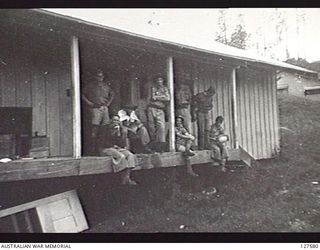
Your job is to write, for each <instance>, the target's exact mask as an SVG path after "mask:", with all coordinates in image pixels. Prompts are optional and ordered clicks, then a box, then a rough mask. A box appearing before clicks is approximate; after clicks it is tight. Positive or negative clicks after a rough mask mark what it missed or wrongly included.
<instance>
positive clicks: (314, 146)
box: [82, 96, 320, 232]
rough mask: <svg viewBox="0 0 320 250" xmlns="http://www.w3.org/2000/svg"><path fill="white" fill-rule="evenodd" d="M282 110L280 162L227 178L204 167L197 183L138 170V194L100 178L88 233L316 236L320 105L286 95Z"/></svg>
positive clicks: (178, 172) (173, 173)
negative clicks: (289, 233)
mask: <svg viewBox="0 0 320 250" xmlns="http://www.w3.org/2000/svg"><path fill="white" fill-rule="evenodd" d="M279 103H280V120H281V127H282V128H281V133H282V147H281V155H280V156H279V157H278V158H277V159H273V160H265V161H260V162H258V164H257V166H256V167H255V168H236V167H234V168H232V169H231V168H230V169H229V171H228V172H226V173H223V172H219V170H218V169H216V168H212V167H211V168H210V167H207V166H201V167H200V166H199V167H196V168H195V169H196V171H198V173H199V174H200V177H199V178H189V177H188V176H187V175H186V174H185V172H184V169H183V168H170V169H169V168H168V169H157V170H152V171H145V172H144V171H138V172H137V173H135V174H134V177H135V179H136V180H137V181H139V183H140V185H138V186H137V187H123V186H119V185H117V184H116V183H115V182H113V181H112V182H110V183H107V184H106V183H105V179H101V182H102V183H99V184H97V185H98V186H95V188H96V189H99V190H100V191H101V188H102V189H104V190H105V192H104V191H103V192H100V191H99V192H98V191H97V192H94V193H95V194H96V197H95V198H96V199H91V201H92V203H90V204H86V205H85V209H86V212H87V214H88V220H89V223H90V230H88V231H87V232H317V231H319V230H320V210H319V205H320V199H319V198H320V184H319V185H317V184H313V183H312V182H316V181H320V179H319V176H320V175H319V174H320V168H319V166H320V165H319V163H320V155H319V152H320V145H319V143H318V138H320V116H319V115H320V102H313V101H308V100H306V99H302V98H296V97H288V96H287V97H284V96H283V97H280V100H279ZM100 178H101V177H100ZM102 184H103V185H102ZM91 187H92V186H91ZM83 193H87V195H89V194H92V193H93V192H83ZM87 198H88V197H85V195H83V196H82V199H85V200H86V199H87Z"/></svg>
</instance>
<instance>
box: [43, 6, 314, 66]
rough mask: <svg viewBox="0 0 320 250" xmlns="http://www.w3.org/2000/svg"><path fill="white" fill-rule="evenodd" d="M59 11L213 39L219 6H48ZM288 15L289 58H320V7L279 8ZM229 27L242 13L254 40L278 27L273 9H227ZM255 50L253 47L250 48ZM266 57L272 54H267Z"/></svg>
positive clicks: (281, 53) (281, 55) (135, 28)
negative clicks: (300, 22) (300, 17)
mask: <svg viewBox="0 0 320 250" xmlns="http://www.w3.org/2000/svg"><path fill="white" fill-rule="evenodd" d="M45 10H48V11H54V12H56V13H60V14H68V13H72V15H73V16H75V17H77V16H78V17H79V18H81V17H82V18H85V19H86V20H90V21H91V22H98V23H101V21H103V23H105V24H106V25H107V26H110V27H114V28H118V29H122V30H127V31H130V32H134V33H140V34H145V35H150V36H152V35H157V34H165V33H166V34H170V36H172V37H174V36H180V37H181V35H183V36H185V38H186V39H190V40H192V39H195V38H196V37H197V38H199V37H201V38H202V39H209V41H210V40H212V41H214V39H215V34H216V32H217V31H218V25H217V21H218V17H219V10H218V9H45ZM278 10H279V11H280V12H282V13H283V15H284V16H285V17H286V20H287V24H288V32H287V44H288V50H289V53H290V57H297V56H298V55H299V56H300V57H303V58H305V59H306V60H307V61H309V62H313V61H317V60H320V49H319V48H318V47H319V44H320V8H313V9H306V8H304V9H293V8H291V9H278ZM226 11H227V24H228V27H230V30H232V29H233V27H235V25H236V24H237V23H239V21H238V19H237V16H238V14H243V16H244V24H245V27H246V30H247V31H248V33H252V36H251V39H252V40H253V41H255V40H256V39H257V38H256V36H255V33H256V30H257V29H258V28H259V27H260V29H261V30H262V32H263V33H264V34H265V38H264V39H265V40H267V41H273V40H274V38H275V30H274V29H273V25H272V22H271V21H270V18H269V14H272V12H273V11H274V9H262V8H260V9H255V8H250V9H244V8H243V9H240V8H237V9H226ZM297 11H298V13H302V12H303V13H304V14H305V25H304V26H303V29H301V31H300V36H299V37H298V36H297V31H296V21H295V17H296V12H297ZM251 50H253V48H251ZM271 50H273V52H274V53H275V54H276V58H277V59H279V60H284V59H285V46H284V44H283V46H278V47H277V48H276V49H275V48H273V49H270V51H269V52H270V54H271ZM266 56H270V55H269V54H267V55H266Z"/></svg>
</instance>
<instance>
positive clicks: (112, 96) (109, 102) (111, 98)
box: [107, 88, 115, 106]
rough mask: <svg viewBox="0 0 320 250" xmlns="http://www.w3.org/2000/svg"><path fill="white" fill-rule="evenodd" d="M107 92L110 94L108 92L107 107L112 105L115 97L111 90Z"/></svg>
mask: <svg viewBox="0 0 320 250" xmlns="http://www.w3.org/2000/svg"><path fill="white" fill-rule="evenodd" d="M109 91H110V92H109V94H110V100H109V101H108V103H107V106H109V105H110V104H111V103H112V101H113V98H114V96H115V93H114V91H113V89H112V88H110V90H109Z"/></svg>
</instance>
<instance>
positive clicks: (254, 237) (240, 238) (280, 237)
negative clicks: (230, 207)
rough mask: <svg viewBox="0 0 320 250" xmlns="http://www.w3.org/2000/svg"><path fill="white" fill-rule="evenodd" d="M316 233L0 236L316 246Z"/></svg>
mask: <svg viewBox="0 0 320 250" xmlns="http://www.w3.org/2000/svg"><path fill="white" fill-rule="evenodd" d="M319 239H320V234H319V233H99V234H98V233H97V234H94V233H88V234H85V233H80V234H45V233H44V234H24V233H17V234H6V233H4V234H0V244H1V243H11V242H13V243H33V242H38V243H317V242H319Z"/></svg>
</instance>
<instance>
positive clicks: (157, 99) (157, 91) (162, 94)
mask: <svg viewBox="0 0 320 250" xmlns="http://www.w3.org/2000/svg"><path fill="white" fill-rule="evenodd" d="M167 101H170V95H169V90H168V88H167V87H165V86H163V87H162V88H157V87H152V94H151V102H150V105H151V106H155V107H157V108H159V109H164V108H165V107H166V104H165V103H166V102H167Z"/></svg>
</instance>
